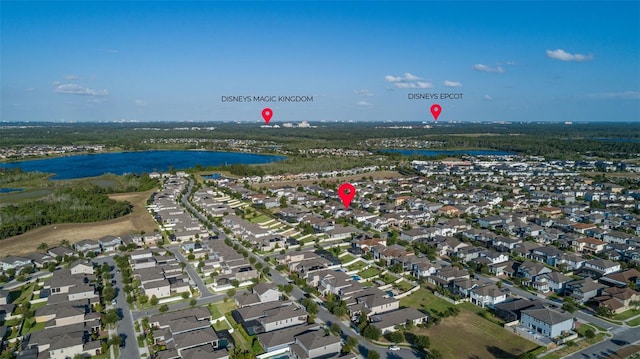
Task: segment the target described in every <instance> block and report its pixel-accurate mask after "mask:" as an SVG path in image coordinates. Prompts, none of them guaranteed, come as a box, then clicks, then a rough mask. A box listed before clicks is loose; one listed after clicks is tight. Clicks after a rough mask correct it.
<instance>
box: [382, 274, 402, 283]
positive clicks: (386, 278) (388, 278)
mask: <svg viewBox="0 0 640 359" xmlns="http://www.w3.org/2000/svg"><path fill="white" fill-rule="evenodd" d="M380 279H382V281H383V282H384V284H391V283H393V282H395V281H397V280H398V278H397V277H395V276H392V275H391V274H389V273H387V274H385V275H384V276H383V277H382V278H380Z"/></svg>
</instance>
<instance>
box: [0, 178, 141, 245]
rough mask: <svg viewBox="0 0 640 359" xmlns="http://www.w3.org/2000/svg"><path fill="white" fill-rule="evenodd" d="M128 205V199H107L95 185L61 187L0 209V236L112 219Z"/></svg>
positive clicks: (121, 213)
mask: <svg viewBox="0 0 640 359" xmlns="http://www.w3.org/2000/svg"><path fill="white" fill-rule="evenodd" d="M132 208H133V206H132V205H131V203H129V202H126V201H124V202H119V201H116V200H113V199H110V198H109V197H108V196H107V194H106V193H104V189H103V188H101V187H98V186H88V187H79V188H61V189H58V190H55V191H54V192H53V193H52V194H51V195H48V196H46V197H44V198H42V199H39V200H35V201H29V202H25V203H20V204H11V205H8V206H4V207H2V208H0V239H4V238H8V237H11V236H16V235H19V234H22V233H25V232H27V231H29V230H32V229H35V228H37V227H40V226H46V225H49V224H59V223H83V222H96V221H104V220H109V219H114V218H118V217H121V216H124V215H126V214H129V213H131V211H132Z"/></svg>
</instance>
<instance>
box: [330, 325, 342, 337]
mask: <svg viewBox="0 0 640 359" xmlns="http://www.w3.org/2000/svg"><path fill="white" fill-rule="evenodd" d="M329 330H330V331H331V333H333V334H334V335H338V334H340V325H339V324H338V323H336V322H333V323H331V326H329Z"/></svg>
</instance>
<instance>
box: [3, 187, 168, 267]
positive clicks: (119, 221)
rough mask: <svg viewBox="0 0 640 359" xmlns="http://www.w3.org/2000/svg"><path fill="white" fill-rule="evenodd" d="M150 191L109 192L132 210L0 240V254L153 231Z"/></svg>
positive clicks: (48, 227) (21, 253)
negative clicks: (96, 219) (104, 218)
mask: <svg viewBox="0 0 640 359" xmlns="http://www.w3.org/2000/svg"><path fill="white" fill-rule="evenodd" d="M153 192H154V190H150V191H146V192H134V193H117V194H113V195H110V196H109V197H111V198H113V199H115V200H117V201H129V202H130V203H131V204H132V205H133V213H130V214H128V215H126V216H124V217H120V218H116V219H112V220H109V221H103V222H91V223H64V224H54V225H50V226H45V227H41V228H37V229H34V230H33V231H29V232H27V233H25V234H21V235H19V236H15V237H10V238H7V239H3V240H2V241H0V257H4V256H7V255H23V254H26V253H30V252H35V251H37V247H38V245H40V243H47V245H49V247H54V246H57V245H59V244H60V242H61V241H62V240H64V239H66V240H68V241H69V242H70V243H74V242H77V241H80V240H83V239H98V238H100V237H103V236H106V235H113V236H119V235H124V234H129V233H139V232H140V231H145V232H147V233H149V232H153V231H154V230H155V229H157V228H158V227H157V225H156V222H155V221H154V220H153V217H152V216H151V215H150V214H149V212H147V209H146V208H145V205H146V202H147V199H148V198H149V196H151V194H152V193H153Z"/></svg>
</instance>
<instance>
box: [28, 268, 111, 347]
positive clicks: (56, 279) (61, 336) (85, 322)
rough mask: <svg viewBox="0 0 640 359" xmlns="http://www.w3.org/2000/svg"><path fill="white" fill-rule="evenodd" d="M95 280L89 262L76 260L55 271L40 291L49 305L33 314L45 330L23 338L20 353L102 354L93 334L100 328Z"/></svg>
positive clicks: (40, 294)
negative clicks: (96, 308)
mask: <svg viewBox="0 0 640 359" xmlns="http://www.w3.org/2000/svg"><path fill="white" fill-rule="evenodd" d="M94 282H95V276H94V275H93V266H92V265H91V264H90V263H89V262H88V261H84V260H77V261H75V262H73V263H71V264H70V265H69V267H68V268H59V269H57V270H55V271H53V272H52V273H51V276H50V277H48V278H46V279H45V280H44V283H43V286H42V289H41V290H40V291H39V297H40V299H43V300H45V303H46V304H45V305H44V306H40V307H38V308H37V309H36V311H35V315H34V318H35V322H36V323H37V324H40V325H42V326H43V329H42V330H40V331H36V332H33V333H32V334H31V335H29V336H26V337H24V343H23V348H25V349H24V351H23V352H22V353H21V355H33V357H38V358H40V357H46V358H51V359H66V358H70V357H73V356H75V355H86V356H93V355H98V354H101V353H100V350H101V342H100V340H92V337H91V335H92V334H98V333H99V331H100V327H101V320H100V318H101V314H100V313H98V312H95V311H94V309H95V306H96V304H98V303H99V295H98V291H97V289H96V287H95V284H94ZM36 294H38V293H36Z"/></svg>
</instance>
